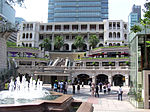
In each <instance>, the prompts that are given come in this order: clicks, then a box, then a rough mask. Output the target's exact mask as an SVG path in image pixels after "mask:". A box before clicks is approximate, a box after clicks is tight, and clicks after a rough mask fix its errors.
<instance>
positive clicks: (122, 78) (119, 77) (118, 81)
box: [113, 74, 125, 86]
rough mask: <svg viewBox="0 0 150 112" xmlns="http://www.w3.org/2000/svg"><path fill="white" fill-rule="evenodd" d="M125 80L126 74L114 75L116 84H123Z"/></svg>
mask: <svg viewBox="0 0 150 112" xmlns="http://www.w3.org/2000/svg"><path fill="white" fill-rule="evenodd" d="M124 82H125V76H123V75H120V74H117V75H115V76H113V83H114V86H123V83H124Z"/></svg>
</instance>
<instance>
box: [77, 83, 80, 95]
mask: <svg viewBox="0 0 150 112" xmlns="http://www.w3.org/2000/svg"><path fill="white" fill-rule="evenodd" d="M77 91H78V93H80V84H79V83H78V85H77Z"/></svg>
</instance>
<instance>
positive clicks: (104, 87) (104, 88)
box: [103, 84, 106, 94]
mask: <svg viewBox="0 0 150 112" xmlns="http://www.w3.org/2000/svg"><path fill="white" fill-rule="evenodd" d="M103 90H104V94H106V84H105V85H104V86H103Z"/></svg>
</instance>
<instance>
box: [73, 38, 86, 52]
mask: <svg viewBox="0 0 150 112" xmlns="http://www.w3.org/2000/svg"><path fill="white" fill-rule="evenodd" d="M84 43H85V41H84V39H83V37H81V36H76V38H75V42H74V45H75V46H76V47H77V48H78V50H79V49H80V48H82V47H83V45H84Z"/></svg>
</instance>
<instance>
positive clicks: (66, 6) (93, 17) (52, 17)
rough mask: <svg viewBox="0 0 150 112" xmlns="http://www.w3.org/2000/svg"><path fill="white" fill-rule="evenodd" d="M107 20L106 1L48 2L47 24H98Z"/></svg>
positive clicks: (61, 0)
mask: <svg viewBox="0 0 150 112" xmlns="http://www.w3.org/2000/svg"><path fill="white" fill-rule="evenodd" d="M104 19H108V0H49V3H48V22H99V21H103V20H104Z"/></svg>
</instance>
